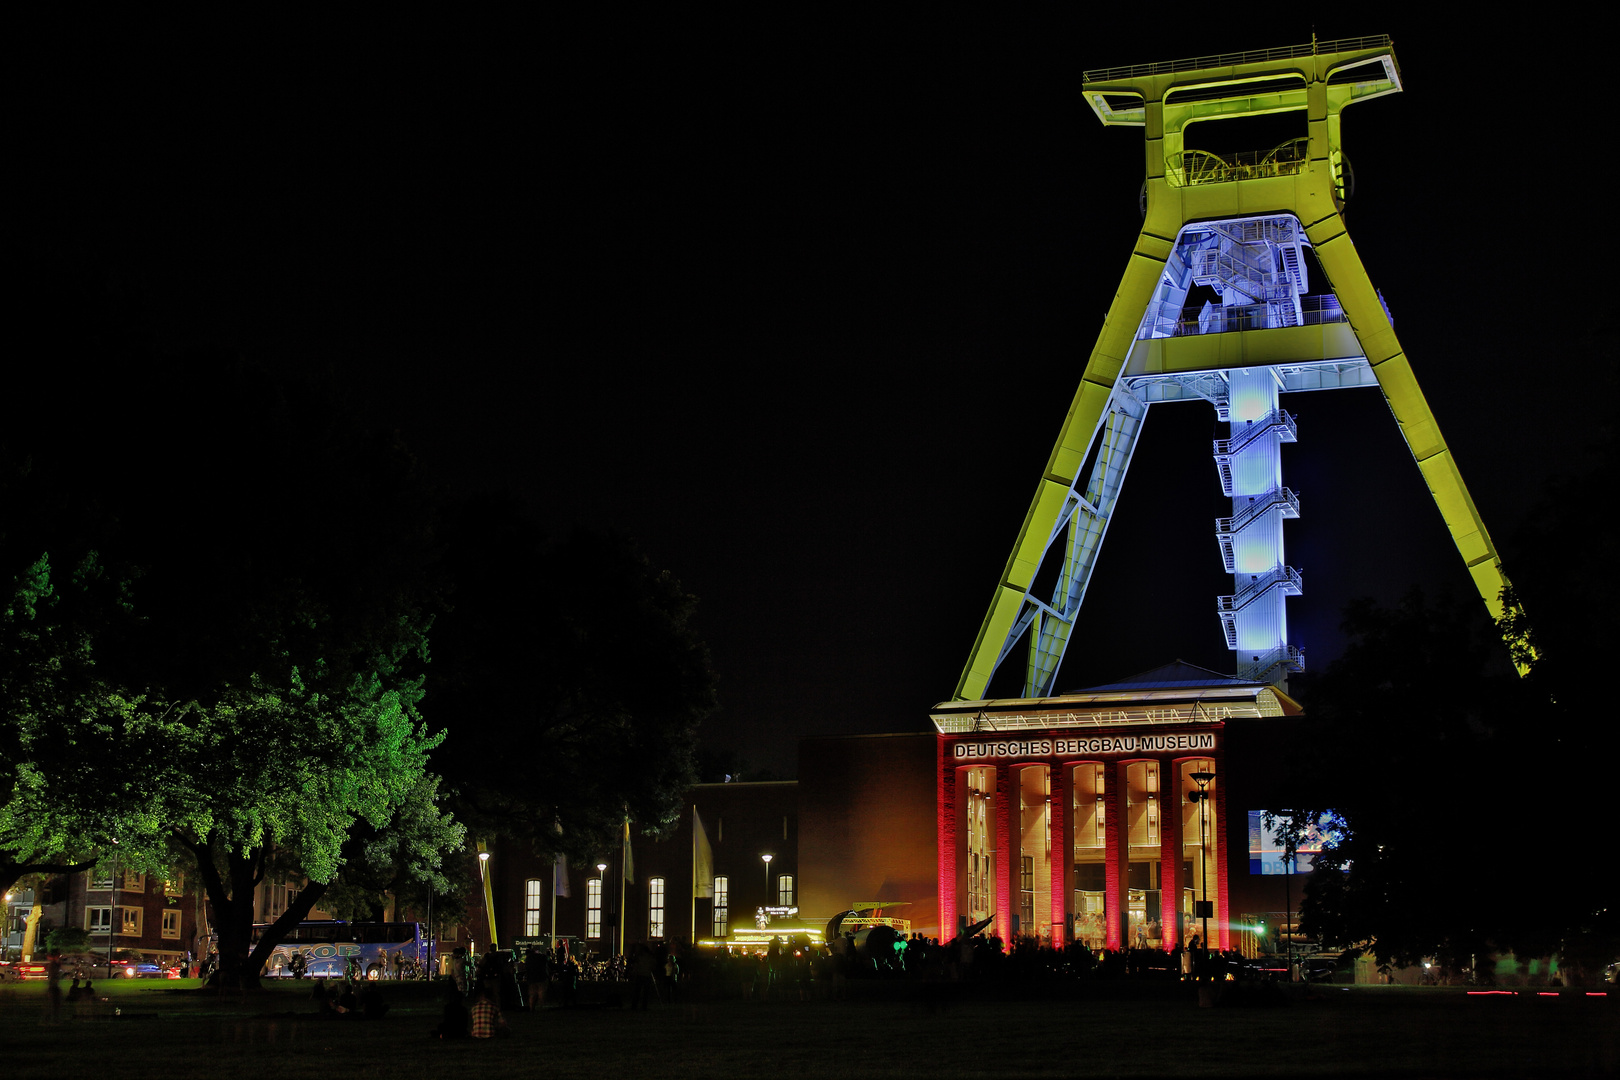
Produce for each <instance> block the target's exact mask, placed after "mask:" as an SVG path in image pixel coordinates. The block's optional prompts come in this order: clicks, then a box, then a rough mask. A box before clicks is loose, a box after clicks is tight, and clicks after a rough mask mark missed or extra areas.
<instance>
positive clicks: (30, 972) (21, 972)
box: [0, 960, 45, 982]
mask: <svg viewBox="0 0 1620 1080" xmlns="http://www.w3.org/2000/svg"><path fill="white" fill-rule="evenodd" d="M43 978H45V962H44V961H43V960H30V961H27V962H12V963H9V964H7V965H5V967H4V968H0V982H24V981H33V980H35V979H43Z"/></svg>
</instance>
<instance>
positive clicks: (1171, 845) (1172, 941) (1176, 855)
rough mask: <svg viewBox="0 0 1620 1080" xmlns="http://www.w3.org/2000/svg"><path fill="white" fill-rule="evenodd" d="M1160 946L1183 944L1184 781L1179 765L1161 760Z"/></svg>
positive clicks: (1169, 948) (1165, 947)
mask: <svg viewBox="0 0 1620 1080" xmlns="http://www.w3.org/2000/svg"><path fill="white" fill-rule="evenodd" d="M1159 776H1160V777H1161V779H1160V781H1159V939H1160V941H1159V944H1160V946H1161V947H1162V948H1164V950H1165V951H1166V952H1168V951H1169V950H1171V949H1173V948H1175V947H1176V942H1178V941H1180V940H1181V890H1182V886H1183V884H1184V883H1183V882H1182V880H1181V851H1182V848H1181V799H1182V796H1181V777H1180V775H1179V774H1178V772H1177V763H1176V762H1174V761H1166V760H1164V759H1163V758H1160V759H1159Z"/></svg>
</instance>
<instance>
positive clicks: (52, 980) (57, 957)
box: [45, 949, 77, 1024]
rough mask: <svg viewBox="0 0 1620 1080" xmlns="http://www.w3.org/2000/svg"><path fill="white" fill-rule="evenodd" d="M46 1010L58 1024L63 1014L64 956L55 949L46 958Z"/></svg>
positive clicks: (51, 1020)
mask: <svg viewBox="0 0 1620 1080" xmlns="http://www.w3.org/2000/svg"><path fill="white" fill-rule="evenodd" d="M75 981H77V980H75ZM45 1009H46V1012H47V1013H48V1014H49V1019H50V1022H51V1023H53V1024H54V1023H56V1021H57V1019H58V1018H59V1017H60V1015H61V1012H62V954H61V953H59V952H57V951H55V950H54V949H53V950H51V953H50V955H49V956H47V957H46V958H45Z"/></svg>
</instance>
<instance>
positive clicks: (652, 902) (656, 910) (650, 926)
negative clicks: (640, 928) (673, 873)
mask: <svg viewBox="0 0 1620 1080" xmlns="http://www.w3.org/2000/svg"><path fill="white" fill-rule="evenodd" d="M647 936H648V937H650V938H661V937H663V936H664V879H663V878H661V877H655V878H649V879H647Z"/></svg>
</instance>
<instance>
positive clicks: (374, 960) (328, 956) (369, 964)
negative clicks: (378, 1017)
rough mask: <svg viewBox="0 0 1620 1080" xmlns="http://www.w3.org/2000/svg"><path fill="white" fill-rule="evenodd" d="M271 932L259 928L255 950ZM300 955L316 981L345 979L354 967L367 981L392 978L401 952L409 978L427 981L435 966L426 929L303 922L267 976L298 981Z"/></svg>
mask: <svg viewBox="0 0 1620 1080" xmlns="http://www.w3.org/2000/svg"><path fill="white" fill-rule="evenodd" d="M269 928H270V924H269V923H256V924H255V925H254V927H253V943H254V945H258V943H259V937H260V936H261V935H262V934H263V933H264V932H265V931H266V930H268V929H269ZM295 952H296V953H303V955H304V976H305V977H306V978H316V979H340V978H342V977H343V975H344V972H345V971H346V970H347V969H348V967H349V965H350V964H351V963H358V970H359V973H360V974H361V976H363V977H364V978H367V979H384V978H388V979H391V978H393V977H394V963H393V961H394V954H395V953H396V952H397V953H399V954H400V957H401V958H402V959H403V960H404V972H403V973H404V975H405V976H406V977H407V978H418V977H422V976H425V975H427V973H428V972H429V971H430V970H431V968H432V965H433V946H432V943H431V942H429V941H428V939H427V935H425V934H424V933H423V932H422V924H421V923H414V922H385V923H349V922H341V921H339V920H336V919H326V920H321V921H317V922H302V923H299V924H298V925H297V926H295V927H293V928H292V929H291V930H289V931H288V932H287V936H286V937H285V938H283V939H282V941H281V944H279V945H277V946H276V947H275V950H274V951H273V952H271V954H270V958H269V960H267V961H266V962H265V965H264V973H265V974H266V975H268V976H270V977H271V978H276V979H290V978H292V955H293V953H295Z"/></svg>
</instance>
